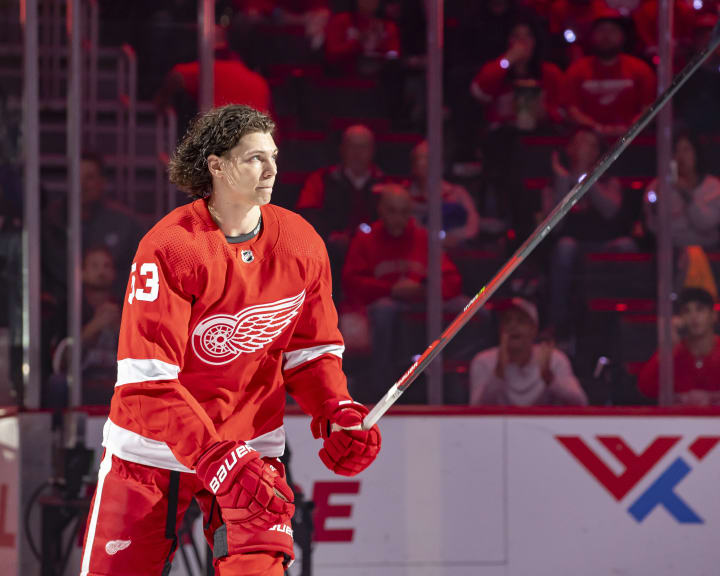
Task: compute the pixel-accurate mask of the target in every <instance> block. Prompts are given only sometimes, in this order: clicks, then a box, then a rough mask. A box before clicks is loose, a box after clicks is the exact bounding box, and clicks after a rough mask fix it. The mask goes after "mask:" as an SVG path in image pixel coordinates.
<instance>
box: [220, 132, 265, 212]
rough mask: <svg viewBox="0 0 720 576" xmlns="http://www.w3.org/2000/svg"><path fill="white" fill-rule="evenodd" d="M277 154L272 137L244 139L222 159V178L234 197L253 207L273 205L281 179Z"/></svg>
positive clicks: (259, 134) (262, 135)
mask: <svg viewBox="0 0 720 576" xmlns="http://www.w3.org/2000/svg"><path fill="white" fill-rule="evenodd" d="M277 155H278V149H277V146H275V140H274V139H273V137H272V134H267V133H265V132H254V133H252V134H247V135H245V136H243V137H242V138H241V139H240V142H238V143H237V145H236V146H235V147H234V148H232V149H231V150H230V151H229V152H227V153H226V154H224V155H223V157H222V162H221V164H222V179H223V181H224V183H225V184H226V185H227V188H229V192H230V194H232V195H233V196H234V197H237V200H239V201H242V202H245V203H248V204H250V205H253V206H262V205H264V204H267V203H269V202H270V198H271V197H272V190H273V185H274V184H275V176H277Z"/></svg>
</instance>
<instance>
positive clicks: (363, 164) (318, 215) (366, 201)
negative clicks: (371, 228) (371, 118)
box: [295, 125, 383, 287]
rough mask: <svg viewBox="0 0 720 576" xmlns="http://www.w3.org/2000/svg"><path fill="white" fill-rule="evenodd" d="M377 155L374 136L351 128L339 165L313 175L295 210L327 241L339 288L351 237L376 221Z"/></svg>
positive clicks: (379, 177) (360, 128)
mask: <svg viewBox="0 0 720 576" xmlns="http://www.w3.org/2000/svg"><path fill="white" fill-rule="evenodd" d="M374 156H375V137H374V136H373V133H372V132H371V131H370V129H369V128H367V127H365V126H362V125H355V126H350V127H349V128H347V129H346V130H345V132H344V133H343V135H342V141H341V143H340V164H337V165H335V166H331V167H329V168H323V169H321V170H318V171H316V172H313V173H312V174H311V175H310V177H309V178H308V179H307V182H306V183H305V186H304V187H303V189H302V191H301V192H300V197H299V199H298V202H297V205H296V207H295V208H296V210H297V211H298V212H300V214H302V215H303V216H304V217H305V218H306V219H307V220H308V221H309V222H310V223H311V224H312V225H313V226H314V227H315V229H316V230H317V231H318V233H319V234H320V236H322V238H323V240H325V243H326V244H327V248H328V253H329V255H330V264H331V267H332V270H333V279H334V280H333V282H334V284H335V286H338V287H339V286H340V282H339V280H340V274H341V272H342V266H343V262H344V261H345V253H346V252H347V249H348V245H349V243H350V238H351V237H352V235H353V234H354V232H355V230H357V227H358V226H359V225H360V224H363V223H365V224H366V225H367V224H369V223H371V222H373V221H375V219H376V218H377V210H376V199H375V198H374V195H373V186H375V185H376V184H377V183H378V182H380V181H381V180H382V179H383V173H382V172H381V170H380V169H379V168H378V167H377V166H376V165H375V163H374Z"/></svg>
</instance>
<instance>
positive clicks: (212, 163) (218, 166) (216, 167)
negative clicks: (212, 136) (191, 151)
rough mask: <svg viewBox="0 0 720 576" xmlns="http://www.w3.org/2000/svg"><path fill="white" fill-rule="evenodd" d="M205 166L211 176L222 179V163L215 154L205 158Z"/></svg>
mask: <svg viewBox="0 0 720 576" xmlns="http://www.w3.org/2000/svg"><path fill="white" fill-rule="evenodd" d="M207 164H208V170H210V175H211V176H214V177H217V178H222V175H223V161H222V160H221V159H220V157H219V156H216V155H215V154H210V156H208V157H207Z"/></svg>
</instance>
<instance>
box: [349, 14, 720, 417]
mask: <svg viewBox="0 0 720 576" xmlns="http://www.w3.org/2000/svg"><path fill="white" fill-rule="evenodd" d="M718 45H720V21H719V22H718V23H717V24H716V25H715V28H714V29H713V31H712V36H711V38H710V42H709V43H708V45H707V46H706V47H705V48H704V49H703V50H702V51H701V52H699V53H698V54H697V55H696V56H695V57H694V58H693V59H692V60H691V61H690V62H688V64H687V66H685V68H683V70H682V71H681V72H680V73H679V74H678V75H677V76H675V78H673V81H672V83H671V84H670V86H668V88H667V89H666V90H665V91H664V92H663V93H662V94H660V96H658V98H657V100H655V102H653V104H652V105H651V106H650V107H649V108H648V109H647V110H646V111H645V112H644V113H643V115H642V116H640V118H639V119H638V120H637V121H636V122H635V124H633V125H632V126H630V128H629V129H628V131H627V133H626V134H625V136H623V137H622V138H620V139H619V140H618V141H617V142H615V144H614V145H613V147H612V148H611V149H610V150H608V152H606V153H605V155H604V156H603V157H602V158H601V159H600V160H599V161H598V162H597V163H596V164H595V166H593V169H592V170H591V172H590V173H589V174H587V175H583V176H584V177H582V176H581V177H580V179H579V181H578V182H577V184H575V186H573V188H572V190H570V192H568V193H567V195H566V196H565V198H563V199H562V201H561V202H560V203H559V204H558V205H557V206H555V208H554V209H553V211H552V212H550V214H548V215H547V217H546V218H545V220H543V221H542V222H541V223H540V225H539V226H538V227H537V228H536V229H535V231H534V232H533V233H532V234H531V235H530V236H529V237H528V239H527V240H525V242H523V244H522V245H521V246H520V247H519V248H518V249H517V250H516V251H515V253H514V254H513V255H512V257H511V258H510V260H508V261H507V262H506V263H505V265H504V266H503V267H502V268H501V269H500V270H499V271H498V273H497V274H496V275H495V276H494V277H493V278H492V279H491V280H490V282H488V284H486V285H485V286H484V287H483V288H482V290H480V292H478V293H477V294H476V295H475V296H474V297H473V299H472V300H471V301H470V303H469V304H468V305H467V306H466V307H465V309H464V310H463V311H462V312H461V313H460V314H459V315H458V316H457V318H455V320H453V321H452V323H451V324H450V325H449V326H448V327H447V328H446V329H445V331H444V332H443V333H442V334H441V335H440V337H439V338H438V339H437V340H435V341H434V342H433V343H432V344H430V346H428V348H427V349H426V350H425V352H423V354H422V356H420V358H418V360H417V362H415V363H414V364H413V365H412V366H410V368H409V369H408V370H407V372H405V374H403V375H402V377H401V378H400V379H399V380H398V381H397V382H395V384H393V385H392V386H391V387H390V389H389V390H388V391H387V392H386V393H385V395H384V396H383V397H382V398H381V399H380V401H379V402H378V403H377V404H376V405H375V406H374V407H373V409H372V410H370V412H369V413H368V414H367V416H365V418H364V420H363V428H364V429H365V430H368V429H370V428H371V427H372V426H373V425H374V424H375V423H376V422H377V421H378V420H379V419H380V418H381V417H382V415H383V414H385V412H387V411H388V409H389V408H390V407H391V406H392V405H393V404H394V403H395V402H396V401H397V399H398V398H400V396H402V394H403V392H405V390H407V388H408V387H409V386H410V384H412V383H413V382H414V381H415V380H416V379H417V377H418V376H420V374H422V372H423V370H425V368H427V366H428V365H429V364H430V362H432V361H433V360H434V359H435V357H436V356H437V355H438V354H440V352H441V351H442V350H443V348H445V346H447V344H448V343H449V342H450V340H452V339H453V338H454V337H455V335H456V334H457V333H458V332H459V331H460V329H461V328H462V327H463V326H465V324H467V323H468V321H469V320H470V318H472V317H473V316H474V315H475V313H476V312H477V311H478V310H479V309H480V308H482V307H483V305H484V304H485V303H486V302H487V301H488V300H489V299H490V297H491V296H492V295H493V294H494V293H495V291H496V290H497V289H498V288H499V287H500V286H501V285H502V284H503V283H504V282H505V280H507V279H508V277H509V276H510V275H511V274H512V273H513V272H514V271H515V269H516V268H517V267H518V266H519V265H520V264H521V263H522V262H523V261H524V260H525V259H526V258H527V257H528V256H529V255H530V254H531V253H532V251H533V250H535V248H536V247H537V245H538V244H540V242H542V241H543V239H544V238H545V237H546V236H547V235H548V234H549V233H550V231H551V230H552V229H553V228H555V226H556V225H557V224H558V222H560V220H562V219H563V217H564V216H565V215H566V214H567V213H568V212H569V211H570V209H571V208H572V207H573V206H574V205H575V204H576V203H577V202H578V201H579V200H580V199H581V198H582V197H583V196H584V195H585V193H586V192H587V191H588V190H589V189H590V188H591V187H592V185H593V184H595V182H597V180H598V179H599V178H600V176H602V175H603V174H604V173H605V171H606V170H607V169H608V168H609V167H610V165H611V164H612V163H613V162H615V160H617V159H618V157H619V156H620V154H622V153H623V152H624V151H625V149H626V148H627V147H628V146H629V145H630V143H631V142H632V141H633V140H634V139H635V137H636V136H637V135H638V134H639V133H640V132H641V131H642V130H643V129H644V128H645V127H646V126H647V125H648V124H649V123H650V121H651V120H652V119H653V118H654V117H655V116H656V115H657V113H658V112H659V111H660V109H661V108H662V107H663V106H665V104H667V102H668V101H669V100H670V99H671V98H672V97H673V96H674V95H675V93H676V92H677V91H678V90H679V89H680V87H681V86H682V85H683V84H684V83H685V82H686V81H687V79H688V78H690V76H692V75H693V74H694V73H695V71H696V70H697V69H698V68H699V67H700V66H701V65H702V63H703V62H705V60H706V59H707V58H708V57H709V56H710V54H712V53H713V52H714V51H715V49H716V48H717V47H718Z"/></svg>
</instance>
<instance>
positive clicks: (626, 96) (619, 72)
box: [566, 10, 657, 137]
mask: <svg viewBox="0 0 720 576" xmlns="http://www.w3.org/2000/svg"><path fill="white" fill-rule="evenodd" d="M625 41H626V34H625V28H624V21H623V19H622V18H621V17H620V15H619V14H618V13H617V12H614V11H611V10H604V11H602V12H599V13H598V14H597V16H596V17H595V20H594V22H593V28H592V32H591V36H590V44H591V48H592V51H593V55H592V56H586V57H584V58H581V59H580V60H578V61H576V62H575V63H574V64H572V65H571V66H570V68H569V69H568V70H567V73H566V92H567V96H566V97H567V104H568V114H569V116H570V118H571V119H572V120H573V121H574V122H576V123H577V124H579V125H581V126H589V127H591V128H592V129H593V130H595V131H596V132H598V133H599V134H602V135H604V136H613V137H614V136H619V135H622V134H624V133H625V131H626V130H627V128H628V127H629V126H630V124H632V123H633V122H634V121H635V119H636V118H637V117H638V116H639V115H640V114H641V113H642V112H643V111H644V109H645V108H646V107H647V106H648V105H649V104H651V103H652V101H653V100H654V98H655V91H656V89H657V86H656V82H655V73H654V72H653V71H652V70H651V68H650V67H649V66H648V65H647V64H645V62H643V61H642V60H640V59H638V58H635V57H634V56H630V55H629V54H624V53H623V48H624V45H625Z"/></svg>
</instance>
